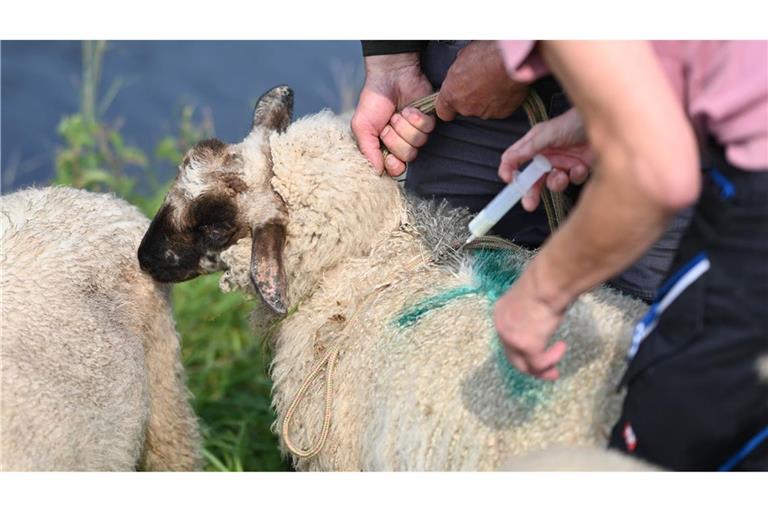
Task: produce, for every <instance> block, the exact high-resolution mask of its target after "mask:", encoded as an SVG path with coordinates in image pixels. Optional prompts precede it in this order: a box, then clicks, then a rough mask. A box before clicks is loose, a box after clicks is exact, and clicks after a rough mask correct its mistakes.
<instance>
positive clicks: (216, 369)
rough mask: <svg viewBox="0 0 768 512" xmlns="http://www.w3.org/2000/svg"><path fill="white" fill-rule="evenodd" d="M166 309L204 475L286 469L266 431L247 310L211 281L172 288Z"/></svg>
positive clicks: (256, 345)
mask: <svg viewBox="0 0 768 512" xmlns="http://www.w3.org/2000/svg"><path fill="white" fill-rule="evenodd" d="M173 303H174V316H175V318H176V319H177V327H178V329H179V332H180V333H181V337H182V344H183V348H182V353H183V357H184V366H185V367H186V369H187V375H188V385H189V388H190V390H191V391H192V393H193V395H194V402H193V403H194V408H195V411H196V412H197V414H198V416H199V417H200V422H201V430H202V432H203V435H204V439H205V452H204V455H205V459H206V468H207V469H209V470H218V471H243V470H262V471H266V470H280V469H288V465H287V464H286V463H284V462H283V461H282V460H281V458H280V454H279V452H278V450H277V438H276V437H275V436H274V435H273V434H272V432H271V431H270V425H271V423H272V422H273V421H274V419H275V415H274V412H273V410H272V407H271V404H270V390H271V385H272V384H271V382H270V380H269V377H268V375H267V366H268V364H269V354H268V351H267V345H266V343H264V342H263V341H262V340H260V339H258V338H257V337H256V336H255V335H254V334H253V332H252V331H251V329H250V327H249V325H248V320H247V318H248V313H249V312H250V310H251V309H252V305H251V304H249V303H248V301H247V299H246V298H245V297H244V296H242V295H240V294H238V293H229V294H226V295H224V294H222V292H220V291H219V289H218V276H215V275H214V276H205V277H202V278H198V279H196V280H194V281H190V282H188V283H183V284H179V285H176V286H175V287H174V290H173Z"/></svg>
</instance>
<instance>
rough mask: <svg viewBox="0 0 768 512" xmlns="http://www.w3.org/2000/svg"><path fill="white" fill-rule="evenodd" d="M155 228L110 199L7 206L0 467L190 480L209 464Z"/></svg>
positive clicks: (42, 194) (10, 201) (15, 201)
mask: <svg viewBox="0 0 768 512" xmlns="http://www.w3.org/2000/svg"><path fill="white" fill-rule="evenodd" d="M148 224H149V222H148V220H147V219H146V217H144V215H142V214H141V213H140V212H139V211H138V210H137V209H136V208H135V207H133V206H131V205H129V204H128V203H126V202H125V201H122V200H120V199H117V198H115V197H114V196H111V195H107V194H94V193H90V192H85V191H82V190H74V189H70V188H42V189H26V190H22V191H19V192H15V193H13V194H9V195H6V196H3V197H2V198H0V240H1V242H2V252H0V266H1V267H2V273H1V274H2V275H0V295H1V296H2V318H0V369H1V372H0V379H2V396H1V397H0V401H1V403H0V430H1V431H2V435H1V436H0V445H1V447H0V448H1V449H0V467H1V468H2V469H3V470H9V471H29V470H33V471H51V470H58V471H74V470H91V471H105V470H120V471H126V470H134V469H137V468H143V469H148V470H166V469H168V470H192V469H196V468H199V466H200V462H201V458H200V450H199V448H200V447H199V433H198V428H197V420H196V418H195V416H194V413H193V411H192V409H191V408H190V406H189V403H188V392H187V390H186V387H185V385H184V370H183V368H182V366H181V359H180V343H179V338H178V335H177V333H176V330H175V328H174V322H173V318H172V316H171V310H170V304H169V300H168V293H167V288H166V287H164V286H160V285H158V284H157V283H155V282H154V281H153V280H152V279H151V278H150V277H149V276H147V275H146V274H144V273H143V272H141V270H140V269H139V265H138V261H137V258H136V250H137V248H138V245H139V241H140V240H141V237H142V235H143V233H144V231H146V229H147V226H148Z"/></svg>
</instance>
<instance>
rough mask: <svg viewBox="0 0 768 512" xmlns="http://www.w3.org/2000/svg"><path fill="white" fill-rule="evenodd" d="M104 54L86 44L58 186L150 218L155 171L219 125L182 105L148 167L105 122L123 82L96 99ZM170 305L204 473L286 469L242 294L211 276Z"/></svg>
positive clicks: (261, 352) (158, 196)
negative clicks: (104, 197) (106, 194)
mask: <svg viewBox="0 0 768 512" xmlns="http://www.w3.org/2000/svg"><path fill="white" fill-rule="evenodd" d="M106 50H107V45H106V43H105V42H103V41H86V42H83V74H82V84H81V104H80V111H79V112H76V113H73V114H71V115H68V116H65V117H64V118H63V119H62V120H61V122H60V123H59V126H58V133H59V135H60V136H61V138H62V140H63V142H64V146H63V147H61V148H60V149H59V150H58V151H57V154H56V161H55V176H54V179H53V182H54V183H56V184H60V185H69V186H74V187H78V188H85V189H89V190H93V191H113V192H115V193H116V194H117V195H119V196H121V197H123V198H124V199H126V200H127V201H129V202H131V203H133V204H135V205H137V206H138V207H139V208H140V209H141V210H142V211H143V212H144V213H145V214H146V215H148V216H152V215H154V214H155V212H156V211H157V209H158V208H159V206H160V204H161V203H162V200H163V197H164V196H165V193H166V192H167V190H168V186H169V183H165V184H161V183H159V182H158V180H157V178H156V177H155V176H154V175H153V174H152V173H151V172H150V171H149V170H150V169H153V168H159V167H161V164H162V163H171V164H173V165H177V164H178V162H179V161H180V160H181V158H182V156H183V154H184V152H185V151H186V150H187V149H188V148H189V147H190V146H191V145H192V144H194V143H195V142H196V141H198V140H200V139H202V138H207V137H210V136H212V135H213V132H214V127H213V123H212V121H211V120H210V116H207V117H205V116H204V118H203V120H202V121H196V120H195V113H196V111H195V109H194V108H193V107H191V106H184V107H182V109H181V112H180V121H179V124H178V131H177V133H174V134H170V135H167V136H165V137H163V138H162V139H161V140H159V141H158V143H157V144H156V146H155V148H154V152H153V156H154V158H153V160H152V161H150V159H149V158H148V157H147V153H145V152H144V151H142V150H141V149H139V148H137V147H134V146H131V145H129V144H127V143H126V142H125V140H124V138H123V136H122V134H121V132H120V124H119V123H116V122H113V123H108V122H106V121H104V119H103V118H104V115H105V113H106V111H107V109H108V107H109V105H110V103H111V101H112V100H113V99H114V97H115V96H116V95H117V94H118V92H119V89H120V87H121V85H122V82H121V81H120V80H116V81H115V82H113V83H112V84H111V85H110V87H109V88H108V90H107V93H106V94H105V95H104V96H103V97H102V98H101V99H99V89H100V81H101V66H102V63H103V59H104V55H105V52H106ZM150 164H152V165H150ZM129 169H132V170H134V171H137V172H138V176H140V177H141V178H142V179H143V180H146V185H147V186H146V187H144V188H146V189H147V190H148V192H144V193H139V192H137V189H138V188H139V187H137V186H136V185H137V178H132V177H131V176H129V175H128V172H127V171H128V170H129ZM172 298H173V310H174V317H175V319H176V326H177V330H178V331H179V333H180V335H181V340H182V355H183V358H184V365H185V367H186V369H187V378H188V386H189V389H190V391H191V392H192V395H193V406H194V408H195V411H196V412H197V415H198V417H199V418H200V425H201V429H202V432H203V439H204V456H205V460H206V469H207V470H213V471H243V470H252V471H253V470H261V471H271V470H282V469H288V468H289V466H288V464H287V463H286V462H285V461H283V460H282V459H281V457H280V454H279V451H278V449H277V438H276V437H275V435H274V434H273V433H272V432H271V431H270V426H271V424H272V422H273V421H274V419H275V416H274V412H273V410H272V407H271V399H270V390H271V382H270V380H269V377H268V375H267V364H268V360H269V357H268V356H269V355H268V353H267V349H266V345H265V343H263V340H261V339H259V338H258V337H256V336H254V334H253V332H252V330H251V329H250V328H249V326H248V321H247V317H248V313H249V311H250V310H251V309H252V307H251V306H250V305H249V304H248V301H247V299H246V298H245V296H243V295H240V294H237V293H230V294H226V295H225V294H223V293H221V292H220V291H219V289H218V277H217V276H206V277H202V278H199V279H196V280H193V281H188V282H186V283H181V284H178V285H175V286H174V287H173V291H172Z"/></svg>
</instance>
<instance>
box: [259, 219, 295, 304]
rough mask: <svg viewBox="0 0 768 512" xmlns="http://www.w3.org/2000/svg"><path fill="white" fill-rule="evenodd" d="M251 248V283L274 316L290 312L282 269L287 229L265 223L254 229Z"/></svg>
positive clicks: (279, 225)
mask: <svg viewBox="0 0 768 512" xmlns="http://www.w3.org/2000/svg"><path fill="white" fill-rule="evenodd" d="M252 237H253V245H252V246H251V268H250V274H251V281H252V282H253V285H254V286H255V287H256V289H257V290H258V291H259V294H261V298H262V299H264V302H266V303H267V305H268V306H269V307H270V308H272V310H273V311H274V312H275V313H278V314H280V315H284V314H285V313H286V311H287V310H288V308H287V304H288V299H287V293H286V291H287V283H286V279H285V269H284V268H283V247H284V245H285V226H283V225H282V224H266V225H263V226H258V227H256V228H254V229H253V233H252Z"/></svg>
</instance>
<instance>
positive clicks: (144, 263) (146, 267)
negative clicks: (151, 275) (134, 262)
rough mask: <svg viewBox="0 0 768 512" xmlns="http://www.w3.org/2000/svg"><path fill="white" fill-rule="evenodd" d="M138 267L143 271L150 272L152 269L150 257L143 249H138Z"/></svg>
mask: <svg viewBox="0 0 768 512" xmlns="http://www.w3.org/2000/svg"><path fill="white" fill-rule="evenodd" d="M139 267H140V268H141V270H143V271H144V272H150V271H151V270H152V258H150V257H149V255H147V254H146V253H145V252H143V251H139Z"/></svg>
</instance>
